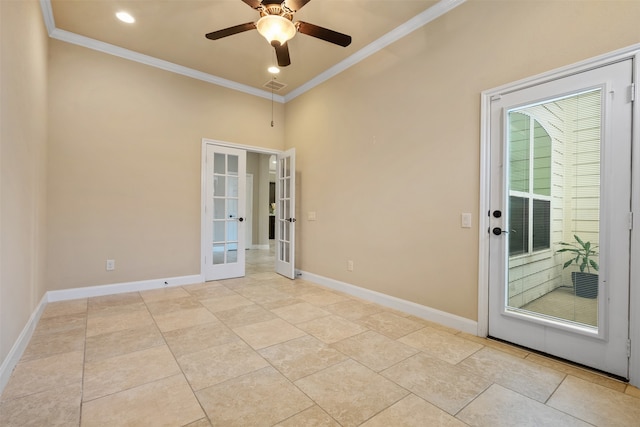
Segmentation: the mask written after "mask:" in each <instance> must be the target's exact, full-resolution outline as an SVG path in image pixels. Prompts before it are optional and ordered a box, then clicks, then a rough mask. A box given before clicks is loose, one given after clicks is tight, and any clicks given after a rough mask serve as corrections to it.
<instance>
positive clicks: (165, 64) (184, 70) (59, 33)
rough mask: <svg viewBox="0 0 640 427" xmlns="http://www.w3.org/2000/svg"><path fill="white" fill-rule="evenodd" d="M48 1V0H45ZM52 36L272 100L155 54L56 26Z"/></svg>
mask: <svg viewBox="0 0 640 427" xmlns="http://www.w3.org/2000/svg"><path fill="white" fill-rule="evenodd" d="M45 1H48V0H45ZM50 36H51V38H54V39H56V40H61V41H64V42H67V43H72V44H75V45H78V46H83V47H86V48H89V49H93V50H97V51H98V52H103V53H108V54H110V55H114V56H117V57H120V58H124V59H128V60H130V61H135V62H139V63H141V64H145V65H149V66H151V67H155V68H159V69H161V70H165V71H169V72H171V73H175V74H181V75H183V76H187V77H191V78H194V79H197V80H202V81H204V82H207V83H211V84H214V85H218V86H223V87H226V88H228V89H232V90H237V91H239V92H244V93H247V94H249V95H254V96H259V97H261V98H266V99H269V100H271V96H272V95H271V92H267V91H265V90H260V89H256V88H254V87H251V86H247V85H244V84H241V83H237V82H234V81H231V80H227V79H223V78H222V77H217V76H214V75H212V74H207V73H203V72H202V71H198V70H194V69H193V68H188V67H184V66H182V65H178V64H174V63H173V62H169V61H165V60H162V59H158V58H154V57H153V56H149V55H144V54H142V53H138V52H134V51H132V50H129V49H124V48H122V47H119V46H115V45H112V44H109V43H104V42H101V41H99V40H96V39H92V38H89V37H85V36H81V35H79V34H75V33H72V32H69V31H65V30H60V29H58V28H56V29H55V30H53V32H52V33H51V34H50ZM273 100H274V101H276V102H280V103H283V102H284V97H283V96H282V95H273Z"/></svg>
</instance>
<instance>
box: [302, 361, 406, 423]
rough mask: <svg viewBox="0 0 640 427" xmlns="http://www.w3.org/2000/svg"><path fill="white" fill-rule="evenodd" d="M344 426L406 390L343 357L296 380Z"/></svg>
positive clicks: (398, 397)
mask: <svg viewBox="0 0 640 427" xmlns="http://www.w3.org/2000/svg"><path fill="white" fill-rule="evenodd" d="M295 385H297V386H298V387H299V388H300V389H301V390H302V391H304V392H305V394H306V395H307V396H309V397H311V398H312V399H313V400H314V401H315V402H316V403H317V404H318V405H319V406H320V407H321V408H322V409H324V410H325V411H327V412H328V413H329V415H331V416H332V417H333V418H335V419H336V420H337V421H338V422H339V423H340V424H341V425H343V426H345V427H346V426H357V425H359V424H361V423H362V422H363V421H365V420H367V419H368V418H370V417H371V416H373V415H375V414H376V413H378V412H380V411H382V410H383V409H385V408H387V407H388V406H390V405H392V404H394V403H395V402H397V401H398V400H400V399H402V398H403V397H404V396H406V395H407V394H408V392H407V391H406V390H405V389H403V388H402V387H399V386H398V385H397V384H394V383H393V382H391V381H389V380H387V379H386V378H384V377H382V376H380V375H378V374H376V373H375V372H373V371H372V370H370V369H368V368H366V367H364V366H362V365H361V364H359V363H357V362H355V361H353V360H346V361H344V362H342V363H338V364H336V365H333V366H331V367H329V368H327V369H324V370H322V371H320V372H317V373H315V374H312V375H309V376H307V377H304V378H302V379H300V380H298V381H296V382H295Z"/></svg>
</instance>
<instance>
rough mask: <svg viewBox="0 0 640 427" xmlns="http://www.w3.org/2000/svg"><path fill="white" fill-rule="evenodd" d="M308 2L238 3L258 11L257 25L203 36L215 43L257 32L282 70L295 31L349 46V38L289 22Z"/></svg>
mask: <svg viewBox="0 0 640 427" xmlns="http://www.w3.org/2000/svg"><path fill="white" fill-rule="evenodd" d="M310 1H311V0H262V1H261V0H242V2H244V3H246V4H248V5H249V6H251V7H252V8H253V9H255V10H257V11H258V12H260V19H258V21H257V22H247V23H246V24H240V25H235V26H233V27H229V28H225V29H222V30H218V31H213V32H211V33H208V34H206V35H205V37H206V38H208V39H210V40H218V39H221V38H223V37H228V36H232V35H234V34H238V33H242V32H245V31H249V30H254V29H257V30H258V32H259V33H260V34H261V35H262V36H263V37H264V38H266V39H267V41H268V42H269V43H270V44H271V46H273V47H274V48H275V50H276V58H277V59H278V65H279V66H281V67H286V66H287V65H289V64H291V59H290V57H289V46H288V45H287V41H289V40H290V39H291V38H293V36H295V35H296V33H297V32H300V33H302V34H306V35H308V36H311V37H315V38H318V39H321V40H325V41H328V42H329V43H333V44H337V45H339V46H342V47H346V46H349V44H351V36H348V35H346V34H342V33H339V32H337V31H333V30H330V29H328V28H323V27H319V26H317V25H314V24H309V23H308V22H302V21H297V22H295V23H294V22H293V15H294V14H295V13H296V12H297V11H298V10H300V9H302V7H303V6H304V5H305V4H307V3H309V2H310Z"/></svg>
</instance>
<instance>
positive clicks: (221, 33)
mask: <svg viewBox="0 0 640 427" xmlns="http://www.w3.org/2000/svg"><path fill="white" fill-rule="evenodd" d="M255 28H256V24H255V23H254V22H247V23H246V24H240V25H236V26H233V27H229V28H225V29H223V30H218V31H214V32H212V33H208V34H206V35H205V37H206V38H208V39H209V40H218V39H221V38H223V37H228V36H232V35H234V34H238V33H243V32H245V31H249V30H255Z"/></svg>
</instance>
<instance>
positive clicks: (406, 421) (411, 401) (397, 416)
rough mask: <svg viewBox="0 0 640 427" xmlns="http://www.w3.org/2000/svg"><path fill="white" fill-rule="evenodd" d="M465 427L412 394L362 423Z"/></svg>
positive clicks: (364, 426) (372, 426)
mask: <svg viewBox="0 0 640 427" xmlns="http://www.w3.org/2000/svg"><path fill="white" fill-rule="evenodd" d="M390 426H393V427H424V426H438V427H464V426H466V424H465V423H463V422H461V421H459V420H457V419H455V418H454V417H452V416H451V415H449V414H447V413H446V412H445V411H443V410H442V409H440V408H438V407H436V406H434V405H432V404H430V403H428V402H426V401H424V400H423V399H421V398H419V397H418V396H416V395H415V394H410V395H409V396H407V397H405V398H404V399H402V400H401V401H399V402H398V403H396V404H394V405H392V406H390V407H389V408H387V409H385V410H384V411H382V412H381V413H379V414H378V415H376V416H374V417H373V418H371V419H369V421H367V422H365V423H364V424H362V427H390Z"/></svg>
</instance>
